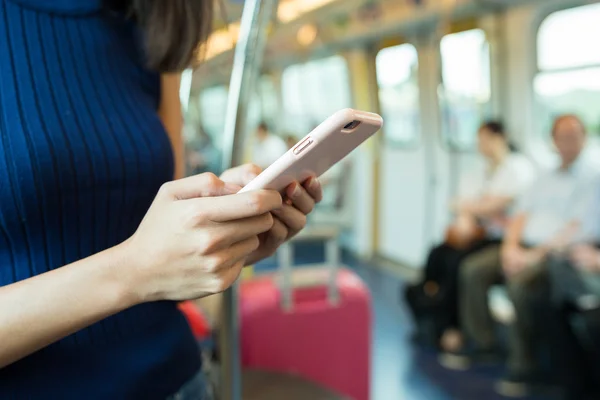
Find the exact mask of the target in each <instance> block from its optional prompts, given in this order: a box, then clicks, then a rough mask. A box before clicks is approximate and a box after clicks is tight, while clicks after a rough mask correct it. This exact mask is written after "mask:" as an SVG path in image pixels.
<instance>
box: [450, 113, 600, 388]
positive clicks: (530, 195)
mask: <svg viewBox="0 0 600 400" xmlns="http://www.w3.org/2000/svg"><path fill="white" fill-rule="evenodd" d="M552 135H553V139H554V144H555V145H556V148H557V150H558V153H559V155H560V159H561V165H560V167H558V168H556V169H555V170H553V171H550V172H548V173H546V174H544V175H543V176H542V177H540V178H539V179H538V180H537V181H536V182H535V183H534V184H533V186H532V187H531V188H530V189H529V190H527V192H526V193H525V194H524V195H523V196H522V198H520V200H519V204H518V206H517V211H516V214H515V216H514V218H512V219H511V221H510V224H509V226H508V228H507V230H506V234H505V238H504V242H503V244H502V246H500V245H494V246H489V247H487V248H486V249H484V250H481V251H479V252H477V253H475V254H472V255H470V256H469V257H467V258H466V259H465V260H464V261H463V263H462V265H461V267H460V277H459V290H460V297H459V311H460V323H461V328H462V329H463V330H464V332H465V333H466V334H467V337H468V339H470V340H471V341H472V343H471V344H472V346H471V347H469V346H464V347H463V348H462V349H461V350H460V351H457V352H454V353H447V354H445V355H444V356H443V357H442V358H441V361H442V364H443V365H445V366H447V367H450V368H462V369H464V368H467V367H468V366H469V365H470V362H471V361H477V360H482V359H487V360H489V359H490V358H496V357H497V356H498V355H499V346H498V342H497V338H496V335H495V327H494V323H493V321H492V318H491V315H490V311H489V307H488V301H487V298H488V297H487V296H488V291H489V289H490V287H491V286H492V285H494V284H497V283H501V282H502V281H505V282H506V285H507V287H508V292H509V296H510V298H511V300H512V302H513V304H514V306H515V311H516V315H517V317H516V322H515V323H513V324H511V327H510V340H509V359H508V376H507V381H509V382H523V381H527V380H529V379H530V377H531V376H533V375H534V372H535V364H534V358H533V356H532V351H531V339H530V335H531V332H532V324H533V321H532V315H531V314H528V313H526V312H524V310H526V309H527V307H525V306H524V305H523V301H524V299H525V298H526V295H527V293H528V292H529V291H531V290H532V289H533V288H535V285H536V284H539V283H540V281H543V278H544V274H545V272H546V270H545V269H544V267H543V266H544V261H545V258H546V256H547V255H548V254H549V252H550V251H552V250H555V249H561V248H564V246H565V245H567V244H568V243H571V242H574V241H577V240H578V239H577V236H578V235H579V234H580V231H581V229H580V225H579V224H580V222H581V221H584V220H585V212H586V211H587V208H586V204H587V203H586V194H587V193H589V192H587V191H586V186H588V185H589V184H590V182H591V180H592V179H593V177H594V175H595V172H594V168H592V167H590V166H589V165H587V163H585V162H584V161H583V160H582V158H581V157H579V156H580V153H581V151H582V149H583V147H584V144H585V137H586V134H585V127H584V126H583V123H582V122H581V121H580V119H578V118H577V117H575V116H572V115H564V116H561V117H559V118H557V119H556V121H555V122H554V125H553V129H552Z"/></svg>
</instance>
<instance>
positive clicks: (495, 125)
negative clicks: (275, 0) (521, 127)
mask: <svg viewBox="0 0 600 400" xmlns="http://www.w3.org/2000/svg"><path fill="white" fill-rule="evenodd" d="M479 130H480V131H482V130H486V131H488V132H489V133H491V134H492V135H495V136H498V137H501V138H502V139H504V140H505V141H506V143H507V145H508V148H509V149H510V151H513V152H515V151H517V146H515V145H514V144H512V143H511V142H510V140H509V138H508V135H507V134H506V129H505V128H504V124H503V123H502V122H501V121H497V120H490V121H486V122H484V123H483V124H481V126H480V127H479Z"/></svg>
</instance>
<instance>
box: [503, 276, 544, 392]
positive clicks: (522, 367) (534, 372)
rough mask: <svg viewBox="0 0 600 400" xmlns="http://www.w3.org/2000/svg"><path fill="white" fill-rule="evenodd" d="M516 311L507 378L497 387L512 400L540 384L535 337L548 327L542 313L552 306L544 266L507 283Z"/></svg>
mask: <svg viewBox="0 0 600 400" xmlns="http://www.w3.org/2000/svg"><path fill="white" fill-rule="evenodd" d="M507 289H508V294H509V297H510V299H511V301H512V303H513V305H514V308H515V315H516V318H515V321H514V322H513V323H512V324H511V325H510V326H509V344H508V350H509V353H508V360H507V374H506V376H505V377H504V378H503V379H502V380H501V381H500V382H499V384H498V385H497V386H496V388H497V390H498V391H499V392H500V393H501V394H503V395H505V396H511V397H521V396H524V395H526V392H527V384H529V383H537V382H539V380H540V377H539V372H540V371H539V370H538V368H537V363H536V359H535V343H536V334H538V333H542V332H543V331H544V330H545V329H546V328H545V326H547V324H546V321H547V317H545V314H544V313H543V312H541V310H543V309H548V308H549V307H550V306H551V302H550V290H549V282H548V274H547V270H546V268H545V266H544V265H543V264H540V265H536V266H533V267H530V268H528V269H526V270H524V271H522V272H521V273H519V274H517V275H515V276H513V277H511V278H510V279H509V280H508V281H507Z"/></svg>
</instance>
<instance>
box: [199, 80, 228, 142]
mask: <svg viewBox="0 0 600 400" xmlns="http://www.w3.org/2000/svg"><path fill="white" fill-rule="evenodd" d="M228 95H229V92H228V90H227V86H225V85H220V86H213V87H209V88H206V89H204V90H202V92H200V116H201V118H202V128H203V129H204V131H205V132H206V133H207V134H208V136H210V137H211V139H212V142H213V144H214V145H215V146H216V147H217V148H218V149H221V146H222V143H221V140H220V139H221V137H222V136H223V131H224V130H225V113H226V112H227V96H228Z"/></svg>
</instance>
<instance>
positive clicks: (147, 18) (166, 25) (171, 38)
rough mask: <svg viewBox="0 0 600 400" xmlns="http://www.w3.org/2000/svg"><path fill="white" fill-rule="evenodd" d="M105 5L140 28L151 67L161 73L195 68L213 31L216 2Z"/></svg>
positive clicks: (118, 1) (136, 0) (117, 1)
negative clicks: (121, 13) (202, 46)
mask: <svg viewBox="0 0 600 400" xmlns="http://www.w3.org/2000/svg"><path fill="white" fill-rule="evenodd" d="M104 1H105V4H106V6H107V7H108V8H109V9H111V10H115V11H119V12H124V13H125V15H126V16H127V17H129V18H133V19H134V20H135V21H136V23H137V24H138V25H139V26H140V28H141V29H142V31H143V34H144V45H145V51H146V61H147V64H148V67H149V68H152V69H154V70H157V71H159V72H179V71H182V70H184V69H186V68H187V67H189V66H191V65H192V64H193V63H194V61H196V59H197V58H198V52H199V49H200V45H201V44H202V43H204V42H205V41H206V40H207V39H208V36H209V35H210V33H211V31H212V21H213V11H214V0H104Z"/></svg>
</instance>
